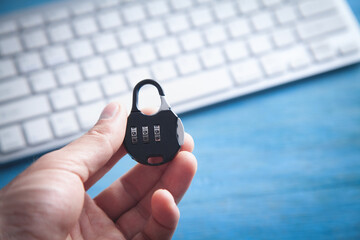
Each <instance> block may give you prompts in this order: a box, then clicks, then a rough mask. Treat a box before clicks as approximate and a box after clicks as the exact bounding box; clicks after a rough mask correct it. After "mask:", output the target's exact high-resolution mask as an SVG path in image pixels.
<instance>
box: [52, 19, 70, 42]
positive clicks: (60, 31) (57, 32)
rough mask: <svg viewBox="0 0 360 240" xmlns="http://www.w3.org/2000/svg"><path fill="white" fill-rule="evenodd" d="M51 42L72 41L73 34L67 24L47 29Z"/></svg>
mask: <svg viewBox="0 0 360 240" xmlns="http://www.w3.org/2000/svg"><path fill="white" fill-rule="evenodd" d="M48 31H49V36H50V39H51V41H53V42H55V43H58V42H64V41H67V40H70V39H72V38H73V37H74V36H73V33H72V31H71V28H70V25H69V24H67V23H62V24H57V25H53V26H50V27H49V28H48Z"/></svg>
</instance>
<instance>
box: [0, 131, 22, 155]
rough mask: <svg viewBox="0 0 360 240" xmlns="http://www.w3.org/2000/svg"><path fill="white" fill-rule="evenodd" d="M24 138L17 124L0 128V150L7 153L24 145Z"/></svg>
mask: <svg viewBox="0 0 360 240" xmlns="http://www.w3.org/2000/svg"><path fill="white" fill-rule="evenodd" d="M25 145H26V143H25V139H24V136H23V133H22V131H21V128H20V126H19V125H13V126H9V127H7V128H1V129H0V147H1V152H3V153H8V152H11V151H15V150H18V149H21V148H23V147H25Z"/></svg>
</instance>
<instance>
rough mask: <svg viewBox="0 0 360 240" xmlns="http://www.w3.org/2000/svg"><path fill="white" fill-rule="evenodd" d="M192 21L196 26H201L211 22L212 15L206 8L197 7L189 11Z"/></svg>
mask: <svg viewBox="0 0 360 240" xmlns="http://www.w3.org/2000/svg"><path fill="white" fill-rule="evenodd" d="M190 18H191V20H192V23H193V24H194V25H195V26H196V27H199V26H202V25H205V24H209V23H212V22H213V17H212V15H211V13H210V10H209V9H208V8H198V9H195V10H192V11H191V12H190Z"/></svg>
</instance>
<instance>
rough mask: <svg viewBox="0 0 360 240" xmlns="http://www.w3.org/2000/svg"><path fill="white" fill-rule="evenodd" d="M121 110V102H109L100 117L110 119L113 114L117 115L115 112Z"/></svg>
mask: <svg viewBox="0 0 360 240" xmlns="http://www.w3.org/2000/svg"><path fill="white" fill-rule="evenodd" d="M118 110H119V104H117V103H114V102H113V103H109V104H108V105H107V106H106V107H105V108H104V110H103V111H102V113H101V115H100V119H110V118H112V117H113V116H115V114H116V113H117V112H118Z"/></svg>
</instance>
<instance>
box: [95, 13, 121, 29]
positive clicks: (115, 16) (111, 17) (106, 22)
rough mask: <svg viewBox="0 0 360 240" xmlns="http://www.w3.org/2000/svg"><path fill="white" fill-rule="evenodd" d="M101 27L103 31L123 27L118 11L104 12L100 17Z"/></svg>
mask: <svg viewBox="0 0 360 240" xmlns="http://www.w3.org/2000/svg"><path fill="white" fill-rule="evenodd" d="M98 19H99V23H100V27H101V28H102V29H105V30H106V29H110V28H115V27H118V26H120V25H121V19H120V15H119V12H118V11H117V10H111V11H107V12H102V13H100V14H99V15H98Z"/></svg>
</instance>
